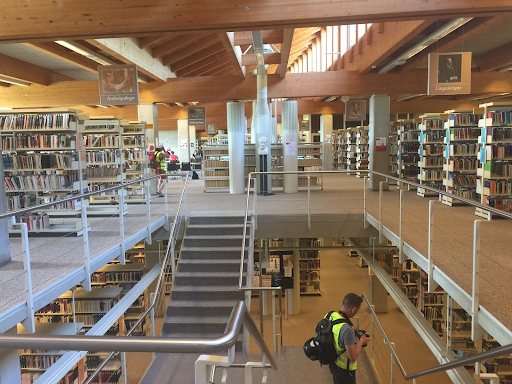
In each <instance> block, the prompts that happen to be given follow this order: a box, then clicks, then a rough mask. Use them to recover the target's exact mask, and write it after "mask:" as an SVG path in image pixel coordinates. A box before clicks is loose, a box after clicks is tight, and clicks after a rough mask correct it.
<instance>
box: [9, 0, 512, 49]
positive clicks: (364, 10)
mask: <svg viewBox="0 0 512 384" xmlns="http://www.w3.org/2000/svg"><path fill="white" fill-rule="evenodd" d="M119 4H120V2H118V1H104V0H90V1H87V2H84V1H83V0H66V3H65V6H62V4H61V3H60V2H59V1H55V0H39V1H38V2H37V7H36V6H33V7H32V6H31V7H25V8H23V15H22V17H20V8H19V4H18V3H17V2H6V4H4V6H3V8H2V23H1V24H0V40H1V41H3V42H4V43H5V42H27V41H30V40H31V39H37V38H51V39H54V40H65V39H71V40H76V39H78V38H80V37H82V36H90V38H94V39H97V38H107V37H112V35H113V34H115V33H118V34H124V35H125V36H134V35H136V34H138V33H148V34H149V33H167V32H183V31H187V32H193V31H215V32H224V31H247V30H254V29H256V28H257V29H261V30H266V29H275V28H276V26H279V27H280V28H299V27H302V26H305V25H317V26H327V25H340V24H357V23H373V22H380V21H382V20H386V21H403V20H417V19H425V18H427V17H439V18H444V19H449V18H454V17H486V16H495V15H500V14H503V12H511V11H512V4H511V3H510V1H508V0H486V1H481V0H452V1H445V2H442V1H431V2H425V0H390V1H382V0H367V1H364V2H360V1H332V2H328V3H327V2H325V1H310V0H283V1H264V2H251V4H250V5H251V6H250V7H244V6H240V2H239V0H224V1H222V2H212V1H201V2H195V3H192V5H191V3H190V2H188V1H183V2H167V1H157V0H149V1H144V2H143V1H142V0H125V1H123V2H122V7H120V5H119ZM326 4H328V9H326ZM147 15H151V17H149V16H147Z"/></svg>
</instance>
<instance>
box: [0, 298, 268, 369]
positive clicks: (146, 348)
mask: <svg viewBox="0 0 512 384" xmlns="http://www.w3.org/2000/svg"><path fill="white" fill-rule="evenodd" d="M242 325H245V327H246V328H247V330H248V331H249V333H250V335H251V336H252V337H253V338H254V341H255V342H256V344H257V345H258V346H259V347H260V349H261V351H262V352H263V354H265V356H266V358H267V359H268V362H269V363H270V365H271V366H272V368H273V369H274V370H276V369H277V365H276V362H275V360H274V358H273V356H272V354H271V353H270V351H269V349H268V347H267V345H266V344H265V341H264V340H263V337H262V336H261V335H260V334H259V332H258V329H257V328H256V324H254V321H253V320H252V318H251V314H250V313H249V311H248V309H247V307H246V306H245V304H244V302H243V301H238V302H237V303H236V305H235V306H234V307H233V311H232V312H231V316H230V317H229V321H228V324H227V326H226V331H225V333H224V335H222V336H221V337H218V338H215V339H196V338H175V337H154V338H151V337H149V338H148V337H144V336H67V335H37V334H25V335H5V334H1V335H0V348H7V349H45V348H47V347H48V345H51V346H52V348H55V349H58V350H64V351H105V350H112V349H113V350H115V351H117V352H157V353H201V354H206V353H217V352H223V351H226V350H227V349H229V348H231V347H232V346H233V345H234V344H235V343H236V342H237V340H238V335H239V333H240V332H241V330H242Z"/></svg>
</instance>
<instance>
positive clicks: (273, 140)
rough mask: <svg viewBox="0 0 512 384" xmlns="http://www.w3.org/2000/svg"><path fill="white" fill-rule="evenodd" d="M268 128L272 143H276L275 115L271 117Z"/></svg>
mask: <svg viewBox="0 0 512 384" xmlns="http://www.w3.org/2000/svg"><path fill="white" fill-rule="evenodd" d="M270 124H271V125H270V129H271V134H270V136H271V142H272V144H277V142H278V140H277V117H272V119H271V121H270Z"/></svg>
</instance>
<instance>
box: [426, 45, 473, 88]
mask: <svg viewBox="0 0 512 384" xmlns="http://www.w3.org/2000/svg"><path fill="white" fill-rule="evenodd" d="M427 93H428V94H429V95H460V94H469V93H471V52H460V53H431V54H429V55H428V89H427Z"/></svg>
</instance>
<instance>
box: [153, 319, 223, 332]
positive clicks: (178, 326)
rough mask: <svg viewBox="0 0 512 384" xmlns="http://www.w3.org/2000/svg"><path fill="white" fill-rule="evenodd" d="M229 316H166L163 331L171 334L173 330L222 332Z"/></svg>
mask: <svg viewBox="0 0 512 384" xmlns="http://www.w3.org/2000/svg"><path fill="white" fill-rule="evenodd" d="M228 321H229V317H224V316H222V317H205V316H202V317H196V316H180V317H177V316H173V317H169V318H166V319H165V321H164V324H163V328H162V329H163V331H164V332H165V333H166V334H168V335H170V336H172V334H173V332H180V333H190V334H197V335H207V334H209V333H212V332H220V333H222V332H224V331H225V330H226V325H227V324H228Z"/></svg>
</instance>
